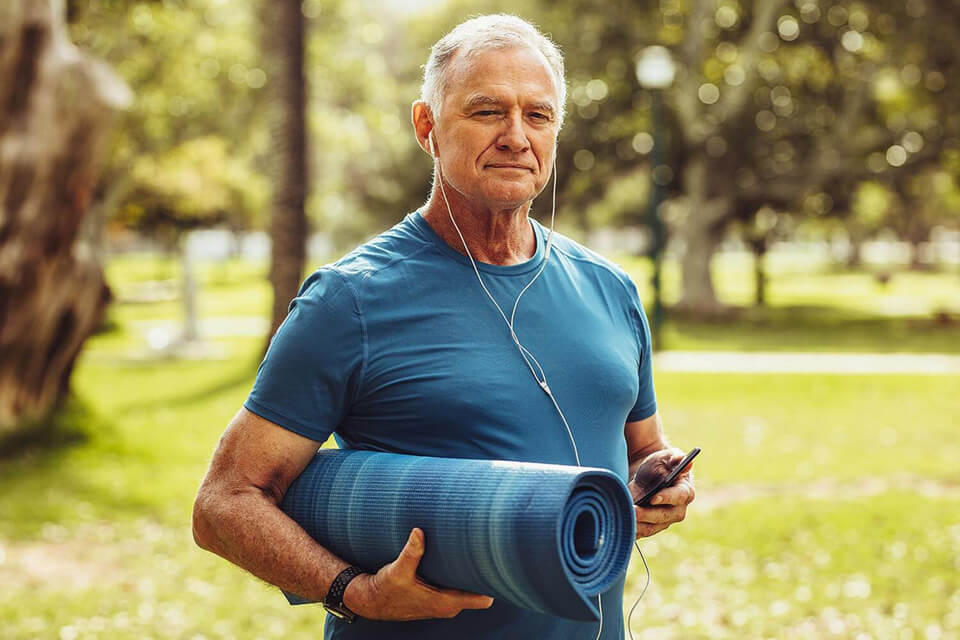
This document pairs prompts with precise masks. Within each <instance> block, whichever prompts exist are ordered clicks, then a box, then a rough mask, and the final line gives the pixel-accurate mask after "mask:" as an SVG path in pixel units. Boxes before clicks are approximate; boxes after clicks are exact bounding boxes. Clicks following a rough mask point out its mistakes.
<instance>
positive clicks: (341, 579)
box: [323, 567, 363, 622]
mask: <svg viewBox="0 0 960 640" xmlns="http://www.w3.org/2000/svg"><path fill="white" fill-rule="evenodd" d="M361 573H363V569H360V568H359V567H347V568H346V569H344V570H343V571H341V572H340V573H339V574H338V575H337V577H336V578H334V579H333V582H332V583H331V584H330V589H329V591H327V596H326V597H325V598H324V599H323V608H324V609H326V610H327V611H329V612H330V613H331V614H333V615H335V616H336V617H338V618H340V619H341V620H343V621H344V622H353V621H354V620H355V619H356V617H357V614H355V613H354V612H353V611H350V609H348V608H347V605H345V604H343V593H344V592H345V591H346V590H347V585H348V584H350V581H351V580H353V579H354V578H356V577H357V576H358V575H360V574H361Z"/></svg>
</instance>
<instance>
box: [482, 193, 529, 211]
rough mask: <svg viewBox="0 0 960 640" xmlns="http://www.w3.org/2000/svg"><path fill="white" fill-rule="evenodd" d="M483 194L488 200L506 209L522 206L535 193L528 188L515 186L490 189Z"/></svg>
mask: <svg viewBox="0 0 960 640" xmlns="http://www.w3.org/2000/svg"><path fill="white" fill-rule="evenodd" d="M484 195H485V196H486V199H487V201H488V202H491V203H496V204H497V205H498V206H501V207H503V208H505V209H507V208H512V207H519V206H522V205H524V204H526V203H528V202H530V201H531V200H533V199H534V198H535V197H536V195H537V194H536V192H535V191H534V190H533V189H530V188H516V189H495V190H490V191H488V192H487V193H486V194H484Z"/></svg>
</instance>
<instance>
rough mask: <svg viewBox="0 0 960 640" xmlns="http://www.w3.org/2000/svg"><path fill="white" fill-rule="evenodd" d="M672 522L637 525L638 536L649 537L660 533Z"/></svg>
mask: <svg viewBox="0 0 960 640" xmlns="http://www.w3.org/2000/svg"><path fill="white" fill-rule="evenodd" d="M669 526H670V524H669V523H668V524H645V525H640V526H638V527H637V538H649V537H650V536H652V535H654V534H655V533H660V532H661V531H663V530H664V529H666V528H667V527H669Z"/></svg>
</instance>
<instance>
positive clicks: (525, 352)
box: [429, 132, 650, 640]
mask: <svg viewBox="0 0 960 640" xmlns="http://www.w3.org/2000/svg"><path fill="white" fill-rule="evenodd" d="M429 141H430V147H431V152H433V151H434V150H435V149H436V146H435V144H434V142H433V132H431V133H430V136H429ZM434 161H435V162H436V168H437V181H438V182H439V183H440V193H441V195H442V196H443V202H444V204H446V206H447V215H449V216H450V222H452V223H453V228H454V229H456V231H457V235H458V236H459V237H460V242H461V243H463V249H464V251H466V254H467V257H468V258H470V265H471V266H472V267H473V272H474V273H475V274H476V276H477V281H478V282H479V283H480V287H481V288H482V289H483V292H484V293H486V294H487V297H488V298H490V302H492V303H493V306H494V307H496V309H497V311H498V312H499V313H500V317H502V318H503V321H504V322H506V324H507V328H508V329H509V330H510V337H511V339H512V340H513V343H514V344H515V345H516V347H517V350H518V351H519V352H520V356H521V357H522V358H523V361H524V363H525V364H526V365H527V368H528V369H530V373H531V374H533V377H534V379H535V380H536V381H537V384H538V385H540V388H541V389H543V391H544V392H545V393H546V394H547V397H548V398H550V401H551V402H552V403H553V406H554V408H555V409H556V410H557V414H559V416H560V420H562V421H563V426H564V428H565V429H566V430H567V436H568V437H569V438H570V444H571V445H572V446H573V455H574V458H576V461H577V466H578V467H582V466H583V464H582V463H581V462H580V452H579V450H578V449H577V441H576V439H574V437H573V431H571V429H570V425H569V424H568V423H567V418H566V416H564V415H563V410H562V409H561V408H560V405H559V403H557V399H556V398H555V397H554V396H553V391H552V390H551V389H550V385H549V384H548V383H547V374H546V372H545V371H544V369H543V366H542V365H541V364H540V361H539V360H537V358H536V357H535V356H534V355H533V353H532V352H531V351H530V350H529V349H527V348H526V347H525V346H523V344H522V343H521V342H520V338H519V336H517V332H516V329H515V326H514V322H515V320H516V315H517V308H518V306H519V305H520V298H522V297H523V294H524V293H526V292H527V289H529V288H530V287H531V286H532V285H533V283H534V282H536V280H537V278H539V277H540V274H542V273H543V271H544V269H545V268H546V266H547V261H548V260H550V249H551V246H552V244H553V230H554V222H555V220H556V213H557V156H556V152H554V156H553V196H552V201H551V206H550V233H549V234H548V235H547V242H546V249H545V252H544V253H545V255H544V259H543V264H541V265H540V269H539V270H538V271H537V273H536V274H535V275H534V276H533V278H531V279H530V282H528V283H527V284H526V285H525V286H524V287H523V289H521V290H520V293H519V294H517V299H516V300H515V301H514V303H513V309H512V310H511V312H510V318H509V319H507V314H505V313H504V312H503V309H502V308H501V307H500V304H499V303H498V302H497V300H496V298H494V297H493V294H492V293H490V290H489V289H487V285H486V284H485V283H484V282H483V278H482V277H481V276H480V270H479V269H478V268H477V263H476V261H475V260H474V259H473V254H472V253H471V252H470V247H469V246H467V240H466V238H464V237H463V233H462V232H461V231H460V227H459V225H457V221H456V220H455V219H454V217H453V209H452V208H451V207H450V201H449V200H448V199H447V191H446V189H445V188H444V186H443V171H442V168H441V166H440V157H439V150H437V154H436V155H435V156H434ZM531 361H532V362H533V364H536V369H534V367H533V364H531ZM537 370H539V372H540V375H537ZM634 544H636V542H634ZM639 549H640V547H639V546H638V547H637V550H638V551H639ZM640 557H641V558H642V557H643V554H642V553H641V554H640ZM643 565H644V567H646V566H647V561H646V559H644V561H643ZM647 584H650V569H649V568H647ZM644 591H646V587H644ZM601 596H602V594H597V608H598V610H599V614H600V615H599V617H600V620H599V622H600V626H599V628H598V629H597V638H596V640H599V639H600V636H601V634H602V633H603V601H602V599H601ZM640 597H641V598H642V597H643V594H641V595H640ZM639 601H640V600H639V599H637V602H639ZM635 606H636V604H634V607H635ZM630 611H631V613H632V612H633V609H631V610H630ZM628 622H629V620H628ZM632 637H633V634H632V632H631V638H632Z"/></svg>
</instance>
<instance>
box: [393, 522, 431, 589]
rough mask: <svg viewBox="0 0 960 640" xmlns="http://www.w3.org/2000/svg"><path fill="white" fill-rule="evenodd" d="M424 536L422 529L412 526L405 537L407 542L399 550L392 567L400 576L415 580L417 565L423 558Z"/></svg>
mask: <svg viewBox="0 0 960 640" xmlns="http://www.w3.org/2000/svg"><path fill="white" fill-rule="evenodd" d="M423 548H424V538H423V531H422V530H421V529H419V528H417V527H414V528H413V530H412V531H411V532H410V537H409V538H407V543H406V544H405V545H404V546H403V549H401V551H400V555H399V556H397V559H396V560H395V561H394V567H395V568H396V570H397V572H398V573H399V574H400V576H401V577H404V578H409V579H411V580H415V579H416V576H417V567H419V566H420V559H421V558H423Z"/></svg>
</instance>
